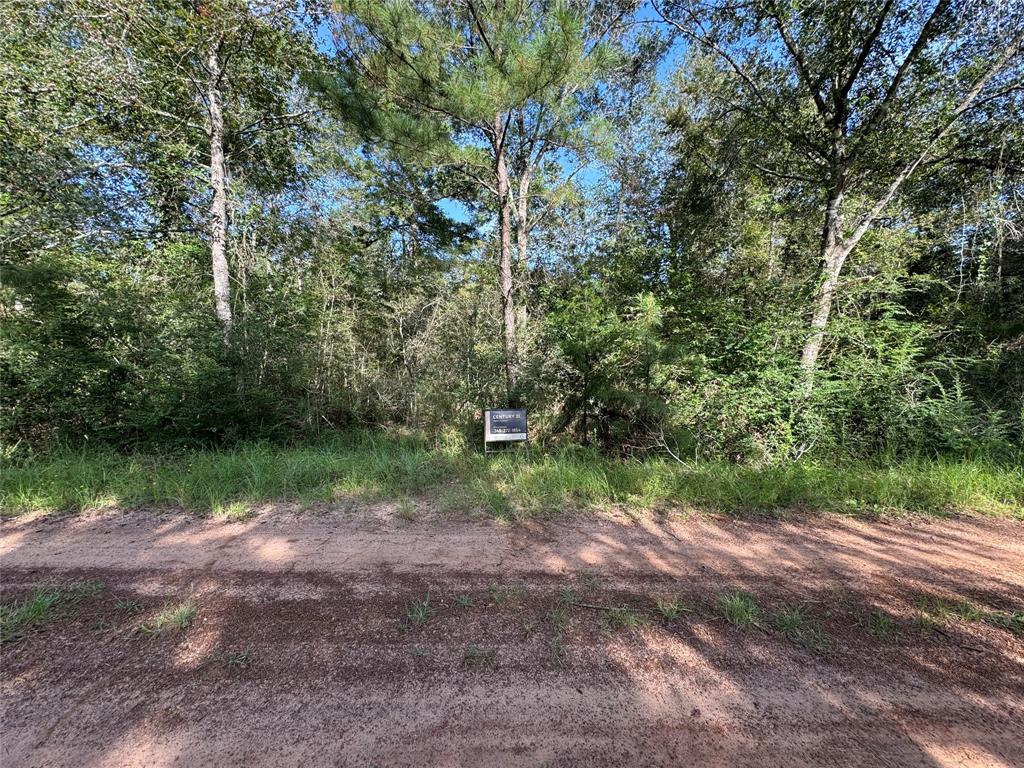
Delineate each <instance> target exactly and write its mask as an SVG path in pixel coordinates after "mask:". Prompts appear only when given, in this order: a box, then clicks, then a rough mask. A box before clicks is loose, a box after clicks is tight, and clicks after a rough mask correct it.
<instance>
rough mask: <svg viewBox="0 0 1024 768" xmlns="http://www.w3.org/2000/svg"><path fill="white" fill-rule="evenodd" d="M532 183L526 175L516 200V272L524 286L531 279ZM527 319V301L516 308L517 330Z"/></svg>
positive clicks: (520, 182)
mask: <svg viewBox="0 0 1024 768" xmlns="http://www.w3.org/2000/svg"><path fill="white" fill-rule="evenodd" d="M530 181H531V179H530V174H529V172H526V173H524V174H523V176H522V178H521V179H520V181H519V194H518V196H517V198H516V252H517V261H516V271H517V272H518V273H519V280H520V285H524V286H525V285H527V281H528V280H529V277H530V261H529V242H530V218H529V217H530ZM527 319H528V316H527V308H526V301H520V302H519V305H518V306H517V307H516V326H517V329H519V330H521V329H523V328H524V327H525V326H526V322H527Z"/></svg>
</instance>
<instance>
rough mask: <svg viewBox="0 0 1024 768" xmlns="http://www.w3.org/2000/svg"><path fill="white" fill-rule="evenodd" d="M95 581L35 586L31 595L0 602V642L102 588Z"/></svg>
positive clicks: (95, 593) (17, 635) (17, 636)
mask: <svg viewBox="0 0 1024 768" xmlns="http://www.w3.org/2000/svg"><path fill="white" fill-rule="evenodd" d="M103 589H104V587H103V585H102V584H101V583H99V582H97V581H87V582H83V583H81V584H71V585H68V586H65V587H49V588H45V589H37V590H36V591H35V592H33V593H32V596H31V597H29V598H27V599H25V600H19V601H14V602H10V603H2V604H0V644H3V643H9V642H11V641H13V640H17V639H18V638H20V637H21V636H22V635H24V634H25V632H27V631H28V630H29V629H30V628H31V627H33V626H37V625H41V624H45V623H47V622H48V621H51V620H53V619H54V618H56V617H57V616H59V615H60V614H61V613H62V612H63V611H66V610H68V609H70V608H72V607H74V606H75V605H77V604H78V603H80V602H81V601H82V600H84V599H85V598H87V597H92V596H93V595H97V594H99V593H100V592H102V591H103Z"/></svg>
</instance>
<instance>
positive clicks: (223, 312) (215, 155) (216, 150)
mask: <svg viewBox="0 0 1024 768" xmlns="http://www.w3.org/2000/svg"><path fill="white" fill-rule="evenodd" d="M219 48H220V44H219V41H216V42H215V43H214V44H213V45H211V46H210V51H209V55H208V57H207V68H208V69H209V75H210V80H209V85H208V89H207V101H208V107H209V112H210V123H209V133H210V188H211V190H212V192H213V194H212V197H211V200H210V256H211V258H212V261H213V298H214V312H215V313H216V315H217V321H218V322H219V323H220V326H221V329H222V330H223V332H224V340H225V342H227V341H228V339H229V338H230V335H231V325H232V322H233V318H232V316H231V283H230V279H231V273H230V270H229V268H228V258H227V229H228V208H227V182H226V179H225V173H224V113H223V111H222V107H221V95H220V79H221V63H220V53H219Z"/></svg>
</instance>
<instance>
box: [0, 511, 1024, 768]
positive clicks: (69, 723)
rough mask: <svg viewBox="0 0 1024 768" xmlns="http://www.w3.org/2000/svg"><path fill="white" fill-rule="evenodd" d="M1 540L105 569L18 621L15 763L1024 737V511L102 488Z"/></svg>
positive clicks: (3, 748)
mask: <svg viewBox="0 0 1024 768" xmlns="http://www.w3.org/2000/svg"><path fill="white" fill-rule="evenodd" d="M0 567H2V577H3V578H2V589H3V598H4V601H5V602H7V601H11V600H18V599H22V598H25V597H26V596H29V595H31V593H32V591H33V589H34V588H36V587H39V586H52V585H67V584H71V583H82V582H98V583H102V585H103V589H102V591H97V593H96V594H94V595H92V596H89V597H86V598H85V599H83V600H82V601H81V602H79V603H77V604H76V605H73V606H68V607H66V608H65V609H63V610H62V611H59V612H58V613H59V614H60V615H57V616H56V617H55V618H53V619H52V620H51V621H48V622H46V623H45V624H40V625H37V626H34V627H30V628H29V629H27V630H26V631H25V633H24V634H23V636H21V637H20V638H18V639H17V640H15V641H14V642H11V643H7V644H5V645H3V646H0V694H2V701H0V724H2V725H0V727H2V742H0V765H2V766H3V767H4V768H15V766H53V765H88V766H121V765H132V766H136V765H138V766H142V765H145V766H197V765H217V766H234V765H237V766H264V765H265V766H279V765H280V766H286V765H302V766H318V765H330V766H382V767H387V766H581V767H582V766H586V767H590V766H656V765H680V766H689V765H695V766H696V765H699V766H745V765H754V766H758V768H764V767H765V766H799V765H814V766H823V765H837V766H838V765H878V766H904V765H913V766H1022V765H1024V635H1022V634H1021V629H1022V628H1021V627H1020V626H1019V624H1015V623H1014V621H1015V616H1017V617H1019V616H1020V615H1019V614H1014V613H1013V612H1014V611H1022V610H1024V526H1022V525H1021V524H1020V523H1012V522H1002V521H994V520H979V519H963V520H948V521H937V522H920V521H918V522H899V523H891V524H883V523H868V522H858V521H853V520H847V519H841V518H808V519H805V520H798V521H789V522H780V521H760V522H742V521H735V520H727V519H725V520H696V519H692V520H679V521H673V522H665V521H659V520H656V519H653V518H645V519H641V520H633V519H630V518H626V517H622V518H616V517H602V518H576V519H574V520H571V521H559V522H551V523H546V524H536V525H523V526H515V527H511V528H509V527H503V526H500V525H498V524H496V523H493V522H489V521H488V522H483V521H453V520H439V519H426V518H421V519H418V520H414V521H411V522H409V521H404V520H401V519H399V517H398V516H397V515H395V514H394V510H391V509H389V508H387V507H380V508H370V509H365V510H361V511H360V512H359V513H357V514H352V513H343V512H340V511H330V510H326V511H322V512H321V513H319V514H309V513H306V514H299V513H294V512H291V511H288V510H287V509H280V508H278V509H268V510H265V511H264V512H262V513H261V514H259V515H258V516H257V517H256V518H255V519H252V520H249V521H245V522H238V523H229V522H215V521H201V520H197V519H195V518H192V517H188V516H186V515H181V514H171V513H164V514H152V513H150V514H147V513H142V512H131V513H105V514H99V515H87V516H80V517H74V518H64V519H56V520H46V519H36V520H28V519H16V520H13V521H6V522H4V523H2V524H0ZM737 592H743V593H747V594H749V596H750V598H752V600H753V604H751V603H747V602H743V601H742V600H741V601H739V604H738V606H734V607H739V608H742V607H743V606H747V607H748V608H751V609H752V610H751V611H750V612H748V613H747V614H742V612H741V614H742V615H741V614H731V615H732V618H733V620H734V621H735V622H737V623H732V622H730V621H729V620H727V619H726V618H725V617H724V614H726V613H730V611H729V610H728V609H727V606H725V605H724V604H723V603H722V602H721V599H722V597H723V596H730V595H734V594H735V593H737ZM659 599H660V600H661V610H659V609H658V602H657V601H658V600H659ZM185 601H192V602H193V603H194V605H195V606H196V607H197V608H198V612H197V613H196V616H195V618H194V620H193V622H192V624H191V626H189V627H187V628H184V629H171V630H168V631H166V632H162V633H159V634H157V635H156V636H152V637H150V636H148V635H147V634H146V633H143V632H139V631H138V628H139V626H140V624H145V623H147V622H148V623H150V624H152V621H153V619H154V616H155V615H156V614H157V613H158V612H159V611H160V610H161V608H162V607H164V606H175V605H180V604H181V603H182V602H185ZM673 606H674V607H675V609H678V610H674V609H673ZM608 608H613V609H617V610H612V611H609V610H606V609H608ZM794 608H799V609H800V610H799V611H798V612H795V613H794V612H792V611H791V612H789V613H785V612H784V611H786V610H787V609H794ZM665 614H676V615H674V616H666V615H665ZM794 617H795V618H794ZM748 620H749V621H748Z"/></svg>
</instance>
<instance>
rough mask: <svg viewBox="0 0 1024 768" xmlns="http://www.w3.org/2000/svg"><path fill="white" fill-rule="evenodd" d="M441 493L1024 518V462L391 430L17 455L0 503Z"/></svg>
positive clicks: (449, 504) (489, 506)
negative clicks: (746, 454) (887, 460)
mask: <svg viewBox="0 0 1024 768" xmlns="http://www.w3.org/2000/svg"><path fill="white" fill-rule="evenodd" d="M423 494H430V495H432V496H434V497H435V498H436V501H437V504H438V505H439V506H440V507H442V508H447V509H451V510H456V511H470V512H472V511H476V512H482V513H485V514H490V515H495V516H506V517H514V516H526V515H532V514H551V513H559V512H576V511H581V510H587V509H594V508H599V507H605V506H610V505H614V506H618V507H622V508H625V509H636V510H640V509H648V508H673V507H681V506H682V507H697V508H701V509H706V510H715V511H722V512H727V513H737V514H739V513H767V514H772V513H777V512H779V511H783V510H798V509H805V510H821V511H837V512H844V513H849V514H858V515H871V514H876V513H881V512H915V513H925V514H949V513H981V514H993V515H1011V516H1015V517H1018V518H1021V519H1024V469H1022V468H1021V467H1020V466H1019V465H1018V466H1010V465H1000V464H995V463H991V462H986V461H980V460H956V461H954V460H942V459H939V460H925V459H917V460H912V461H904V462H900V463H898V464H893V465H889V466H883V465H879V464H872V463H867V462H860V463H856V462H851V463H844V464H842V465H830V464H824V463H817V462H805V461H801V462H797V463H793V464H786V465H780V466H772V467H765V468H752V467H744V466H738V465H734V464H727V463H717V462H706V463H694V464H685V465H684V464H679V463H677V462H673V461H667V460H664V459H660V458H651V459H648V460H646V461H642V462H641V461H624V460H618V459H613V458H608V457H604V456H601V455H599V454H597V453H595V452H592V451H586V450H581V449H567V450H559V451H553V452H548V453H540V452H534V454H533V455H532V456H531V457H530V458H526V457H525V456H523V455H522V454H520V453H513V452H509V454H508V455H499V456H497V457H493V458H485V457H483V456H481V455H479V454H476V453H472V452H469V451H465V450H460V449H457V448H456V449H453V448H451V447H449V448H433V447H431V446H429V445H428V444H427V443H426V442H424V441H421V440H416V439H413V438H408V437H395V436H388V435H385V434H380V433H355V434H351V435H338V436H333V437H331V438H329V439H324V440H321V441H318V442H315V443H309V444H303V445H297V446H290V447H289V446H278V445H269V444H264V443H257V444H247V445H241V446H237V447H234V448H231V449H225V450H195V451H185V452H176V453H168V454H161V453H136V454H127V455H125V454H120V453H117V452H115V451H112V450H106V449H91V450H83V451H75V452H60V453H55V454H49V455H41V456H37V457H34V458H31V459H27V460H23V461H20V462H9V463H8V466H5V467H4V468H3V471H2V474H0V512H2V514H4V515H16V514H21V513H25V512H33V511H43V512H50V511H58V510H60V511H79V510H84V509H93V508H102V507H121V508H125V507H144V506H167V505H170V506H176V507H183V508H186V509H189V510H194V511H197V512H200V513H210V512H212V513H215V514H216V513H219V512H223V511H225V510H232V509H237V508H238V506H239V505H242V506H245V505H252V504H258V503H262V502H272V501H282V500H296V501H299V502H302V503H315V502H320V501H331V500H334V499H340V498H350V497H353V496H356V497H373V498H392V497H407V496H410V495H423Z"/></svg>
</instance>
